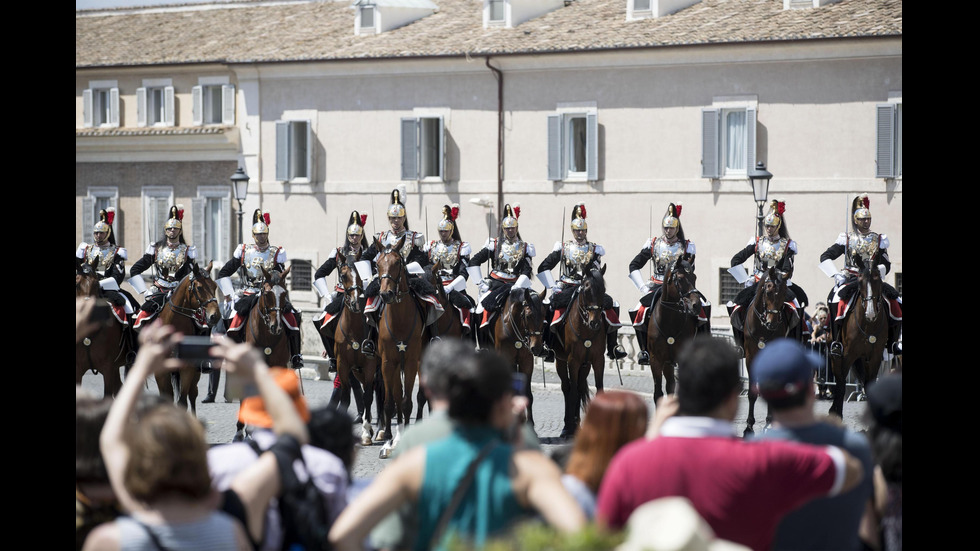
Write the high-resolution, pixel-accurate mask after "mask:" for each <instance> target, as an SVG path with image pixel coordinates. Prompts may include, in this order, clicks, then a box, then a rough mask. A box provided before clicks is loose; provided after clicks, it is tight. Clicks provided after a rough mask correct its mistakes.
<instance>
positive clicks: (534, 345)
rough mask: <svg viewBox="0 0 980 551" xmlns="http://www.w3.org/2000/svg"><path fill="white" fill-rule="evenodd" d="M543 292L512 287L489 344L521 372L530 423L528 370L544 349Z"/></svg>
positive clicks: (532, 419)
mask: <svg viewBox="0 0 980 551" xmlns="http://www.w3.org/2000/svg"><path fill="white" fill-rule="evenodd" d="M546 293H547V291H545V293H541V294H538V293H535V292H534V291H532V290H531V289H527V288H522V287H515V288H513V289H511V291H510V294H509V295H508V296H507V300H506V301H505V302H504V306H503V308H501V310H500V315H499V316H497V319H496V321H495V322H494V325H493V346H494V348H495V349H496V351H497V353H499V354H500V355H501V356H502V357H503V358H504V360H506V361H507V362H508V363H510V364H511V365H513V366H514V371H515V372H519V373H521V374H522V375H524V382H525V388H526V389H527V422H528V423H530V424H531V426H532V427H533V426H534V415H533V413H532V406H533V405H534V397H533V396H532V395H531V385H530V382H531V373H532V372H533V370H534V356H538V355H540V354H541V352H542V351H543V350H544V331H543V328H544V319H545V316H544V305H543V302H544V298H545V295H546Z"/></svg>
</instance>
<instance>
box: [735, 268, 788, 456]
mask: <svg viewBox="0 0 980 551" xmlns="http://www.w3.org/2000/svg"><path fill="white" fill-rule="evenodd" d="M789 312H792V313H791V314H790V313H789ZM798 323H799V316H798V315H797V314H796V310H795V309H793V308H787V306H786V274H784V273H783V272H780V271H779V270H777V269H776V268H775V267H770V268H769V270H768V271H766V272H765V273H764V274H763V276H762V279H760V280H759V283H758V284H757V285H756V289H755V297H753V298H752V302H750V303H749V307H748V309H747V310H746V311H745V337H744V345H743V348H744V354H745V369H746V370H747V371H748V374H749V383H750V384H749V416H748V419H746V421H745V424H746V426H745V432H744V433H743V436H744V435H746V434H752V433H754V432H755V430H754V426H755V401H756V399H757V398H758V394H757V393H756V391H755V388H754V385H752V384H751V382H752V362H753V361H754V360H755V356H756V354H758V353H759V351H760V350H762V349H763V348H765V347H766V344H767V343H769V342H772V341H774V340H776V339H782V338H784V337H787V336H788V335H789V332H790V330H791V329H793V328H794V327H796V325H797V324H798ZM770 424H772V410H767V412H766V425H765V426H766V427H767V428H768V427H769V425H770Z"/></svg>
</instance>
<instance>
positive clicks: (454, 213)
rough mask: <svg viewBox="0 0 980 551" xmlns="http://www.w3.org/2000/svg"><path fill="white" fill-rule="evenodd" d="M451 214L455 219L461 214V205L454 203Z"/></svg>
mask: <svg viewBox="0 0 980 551" xmlns="http://www.w3.org/2000/svg"><path fill="white" fill-rule="evenodd" d="M449 216H451V217H452V219H453V220H455V219H456V217H457V216H459V205H453V208H451V209H449Z"/></svg>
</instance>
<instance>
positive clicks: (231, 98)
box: [221, 84, 235, 125]
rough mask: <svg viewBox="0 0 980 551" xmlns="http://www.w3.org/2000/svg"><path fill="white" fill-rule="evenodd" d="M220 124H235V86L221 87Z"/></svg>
mask: <svg viewBox="0 0 980 551" xmlns="http://www.w3.org/2000/svg"><path fill="white" fill-rule="evenodd" d="M221 124H228V125H234V124H235V85H234V84H224V85H222V86H221Z"/></svg>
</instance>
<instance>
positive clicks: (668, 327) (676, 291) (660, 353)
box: [647, 259, 701, 403]
mask: <svg viewBox="0 0 980 551" xmlns="http://www.w3.org/2000/svg"><path fill="white" fill-rule="evenodd" d="M696 282H697V276H696V275H694V269H693V267H692V266H691V263H690V262H689V261H688V260H686V259H679V260H678V261H676V262H674V264H673V265H671V266H670V267H669V268H668V269H667V272H666V273H665V274H664V283H663V286H661V288H660V297H659V299H658V300H657V304H656V305H655V306H654V307H653V311H652V312H650V320H649V321H648V322H647V350H649V351H650V371H651V372H652V373H653V400H654V403H656V401H657V400H659V399H660V398H661V397H662V396H663V395H664V389H662V388H661V386H660V385H661V381H663V380H665V383H664V384H665V386H666V391H667V394H673V393H674V382H675V381H674V368H675V367H676V366H677V355H678V353H679V352H680V349H681V347H682V346H683V345H684V343H685V342H687V341H688V340H690V339H692V338H694V335H695V333H697V329H698V313H699V312H700V308H701V296H700V294H698V291H697V289H696V287H695V284H696Z"/></svg>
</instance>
